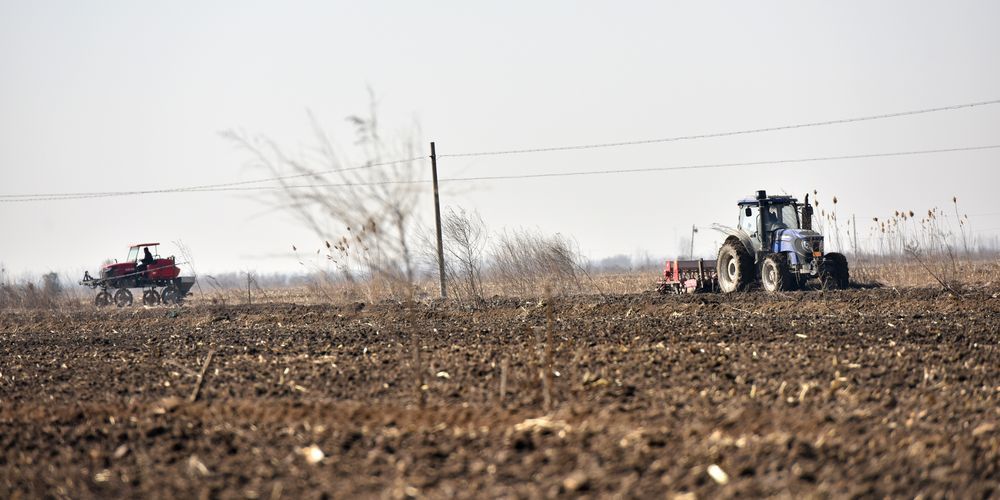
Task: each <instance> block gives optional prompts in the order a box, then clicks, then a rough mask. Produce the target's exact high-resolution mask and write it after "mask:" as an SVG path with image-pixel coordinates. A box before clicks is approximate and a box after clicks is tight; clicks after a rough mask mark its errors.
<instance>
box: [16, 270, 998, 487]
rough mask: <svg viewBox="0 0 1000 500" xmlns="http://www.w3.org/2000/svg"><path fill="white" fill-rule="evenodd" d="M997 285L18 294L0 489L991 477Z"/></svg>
mask: <svg viewBox="0 0 1000 500" xmlns="http://www.w3.org/2000/svg"><path fill="white" fill-rule="evenodd" d="M998 296H1000V289H998V288H996V287H988V288H982V289H978V290H973V291H968V292H966V293H964V294H963V295H962V296H955V295H952V294H949V293H944V292H939V291H935V290H929V289H900V290H896V289H876V290H850V291H839V292H820V291H806V292H795V293H787V294H782V295H769V294H765V293H762V292H758V293H751V294H738V295H730V296H723V295H699V296H658V295H654V294H636V295H622V296H610V297H601V296H588V297H573V298H559V299H555V300H553V309H554V314H555V323H554V332H553V333H554V338H555V342H554V344H555V348H554V352H553V364H552V370H553V371H554V373H553V387H552V391H551V393H552V398H553V409H552V411H551V412H549V413H547V414H546V412H545V411H544V408H543V406H544V403H543V397H544V395H543V392H544V391H543V388H542V387H543V384H542V383H541V382H540V377H539V373H540V372H542V371H543V368H542V366H541V365H540V359H541V358H542V356H543V354H542V353H543V352H544V345H543V343H542V342H543V341H544V338H545V331H544V326H545V324H546V319H545V318H546V315H545V307H543V306H539V304H538V303H537V302H535V301H525V300H514V299H495V300H493V301H491V302H489V303H486V304H483V305H481V306H479V307H467V306H458V305H454V304H447V305H446V304H443V303H426V304H420V305H418V306H416V307H414V308H413V309H412V310H411V311H407V310H406V309H405V308H403V307H401V306H399V305H398V304H391V303H386V304H376V305H367V306H365V305H363V304H355V305H350V306H296V305H290V304H289V305H261V306H237V307H227V308H217V307H212V306H207V305H202V306H193V307H192V306H185V307H182V308H179V309H170V308H162V307H158V308H149V309H144V308H138V307H133V308H131V309H125V310H101V311H97V310H78V311H65V312H29V311H19V312H9V311H8V312H2V313H0V498H21V497H71V498H88V497H154V498H187V497H207V498H213V497H220V498H231V497H251V498H252V497H262V498H279V497H286V498H315V497H323V496H333V497H358V496H362V497H381V496H387V497H404V496H428V497H443V496H457V497H495V496H517V497H522V496H523V497H547V496H578V495H591V496H610V495H614V494H622V495H626V496H643V497H646V496H653V497H663V496H664V495H668V496H669V495H670V494H673V493H692V494H695V495H697V496H698V497H702V498H709V497H719V496H723V497H737V496H741V497H742V496H793V497H800V496H821V497H826V496H830V497H846V496H863V497H870V496H878V497H882V496H900V497H904V496H905V497H913V496H916V495H921V494H922V495H925V496H931V497H934V496H946V497H961V498H986V497H991V496H997V495H1000V371H998V366H1000V327H998V322H1000V299H998ZM531 327H540V328H534V329H532V328H531ZM411 332H412V333H414V334H416V340H417V341H418V343H419V346H420V349H419V357H420V366H421V369H420V370H417V369H415V363H414V358H415V356H414V354H415V352H416V350H415V349H414V348H413V345H414V343H413V342H412V340H414V337H413V336H412V335H411ZM209 353H212V357H211V360H210V362H209V363H208V364H207V365H205V361H206V357H207V356H208V354H209ZM204 366H207V370H206V372H205V376H204V379H203V381H202V384H201V386H200V392H199V394H198V398H197V400H196V401H195V402H193V403H189V402H188V399H189V397H190V396H191V394H192V393H193V392H194V391H195V389H196V388H198V387H199V386H198V384H197V380H198V375H199V372H200V371H201V370H202V368H203V367H204ZM505 366H507V367H508V368H507V369H506V370H504V369H503V367H505ZM420 378H423V379H424V384H425V385H424V387H423V388H422V389H421V387H420V381H419V379H420ZM501 378H505V379H506V389H507V394H506V395H505V396H504V397H503V398H501V395H500V388H499V386H500V383H501V382H500V379H501ZM421 399H425V402H424V403H423V404H421Z"/></svg>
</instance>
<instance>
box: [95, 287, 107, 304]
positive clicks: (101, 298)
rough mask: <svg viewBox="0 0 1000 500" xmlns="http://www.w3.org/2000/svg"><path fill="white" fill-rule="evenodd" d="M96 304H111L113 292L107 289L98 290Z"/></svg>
mask: <svg viewBox="0 0 1000 500" xmlns="http://www.w3.org/2000/svg"><path fill="white" fill-rule="evenodd" d="M94 305H95V306H97V307H105V306H110V305H111V294H110V293H108V291H107V290H101V291H100V292H97V297H94Z"/></svg>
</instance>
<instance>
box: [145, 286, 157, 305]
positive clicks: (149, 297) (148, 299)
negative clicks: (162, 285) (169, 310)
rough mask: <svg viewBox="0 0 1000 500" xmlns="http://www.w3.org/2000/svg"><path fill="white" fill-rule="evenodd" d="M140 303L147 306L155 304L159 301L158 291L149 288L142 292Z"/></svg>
mask: <svg viewBox="0 0 1000 500" xmlns="http://www.w3.org/2000/svg"><path fill="white" fill-rule="evenodd" d="M142 303H143V304H144V305H147V306H155V305H156V304H159V303H160V292H157V291H156V290H153V289H152V288H150V289H149V290H146V291H144V292H142Z"/></svg>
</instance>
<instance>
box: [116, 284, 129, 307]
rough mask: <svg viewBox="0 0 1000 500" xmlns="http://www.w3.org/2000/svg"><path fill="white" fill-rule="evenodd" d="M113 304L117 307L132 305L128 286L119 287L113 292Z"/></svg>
mask: <svg viewBox="0 0 1000 500" xmlns="http://www.w3.org/2000/svg"><path fill="white" fill-rule="evenodd" d="M115 305H116V306H118V307H128V306H130V305H132V292H130V291H128V288H119V289H118V291H117V292H115Z"/></svg>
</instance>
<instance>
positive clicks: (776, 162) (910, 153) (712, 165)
mask: <svg viewBox="0 0 1000 500" xmlns="http://www.w3.org/2000/svg"><path fill="white" fill-rule="evenodd" d="M987 149H1000V144H994V145H990V146H970V147H962V148H946V149H925V150H919V151H901V152H892V153H870V154H858V155H841V156H821V157H813V158H793V159H784V160H764V161H752V162H739V163H707V164H699V165H683V166H674V167H651V168H621V169H609V170H590V171H583V172H556V173H541V174H522V175H492V176H480V177H461V178H453V179H441V182H454V181H480V180H499V179H530V178H539V177H570V176H580V175H603V174H623V173H635V172H664V171H670V170H700V169H708V168H724V167H750V166H759V165H780V164H786V163H807V162H819V161H836V160H857V159H862V158H886V157H893V156H914V155H924V154H936V153H953V152H959V151H981V150H987Z"/></svg>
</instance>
